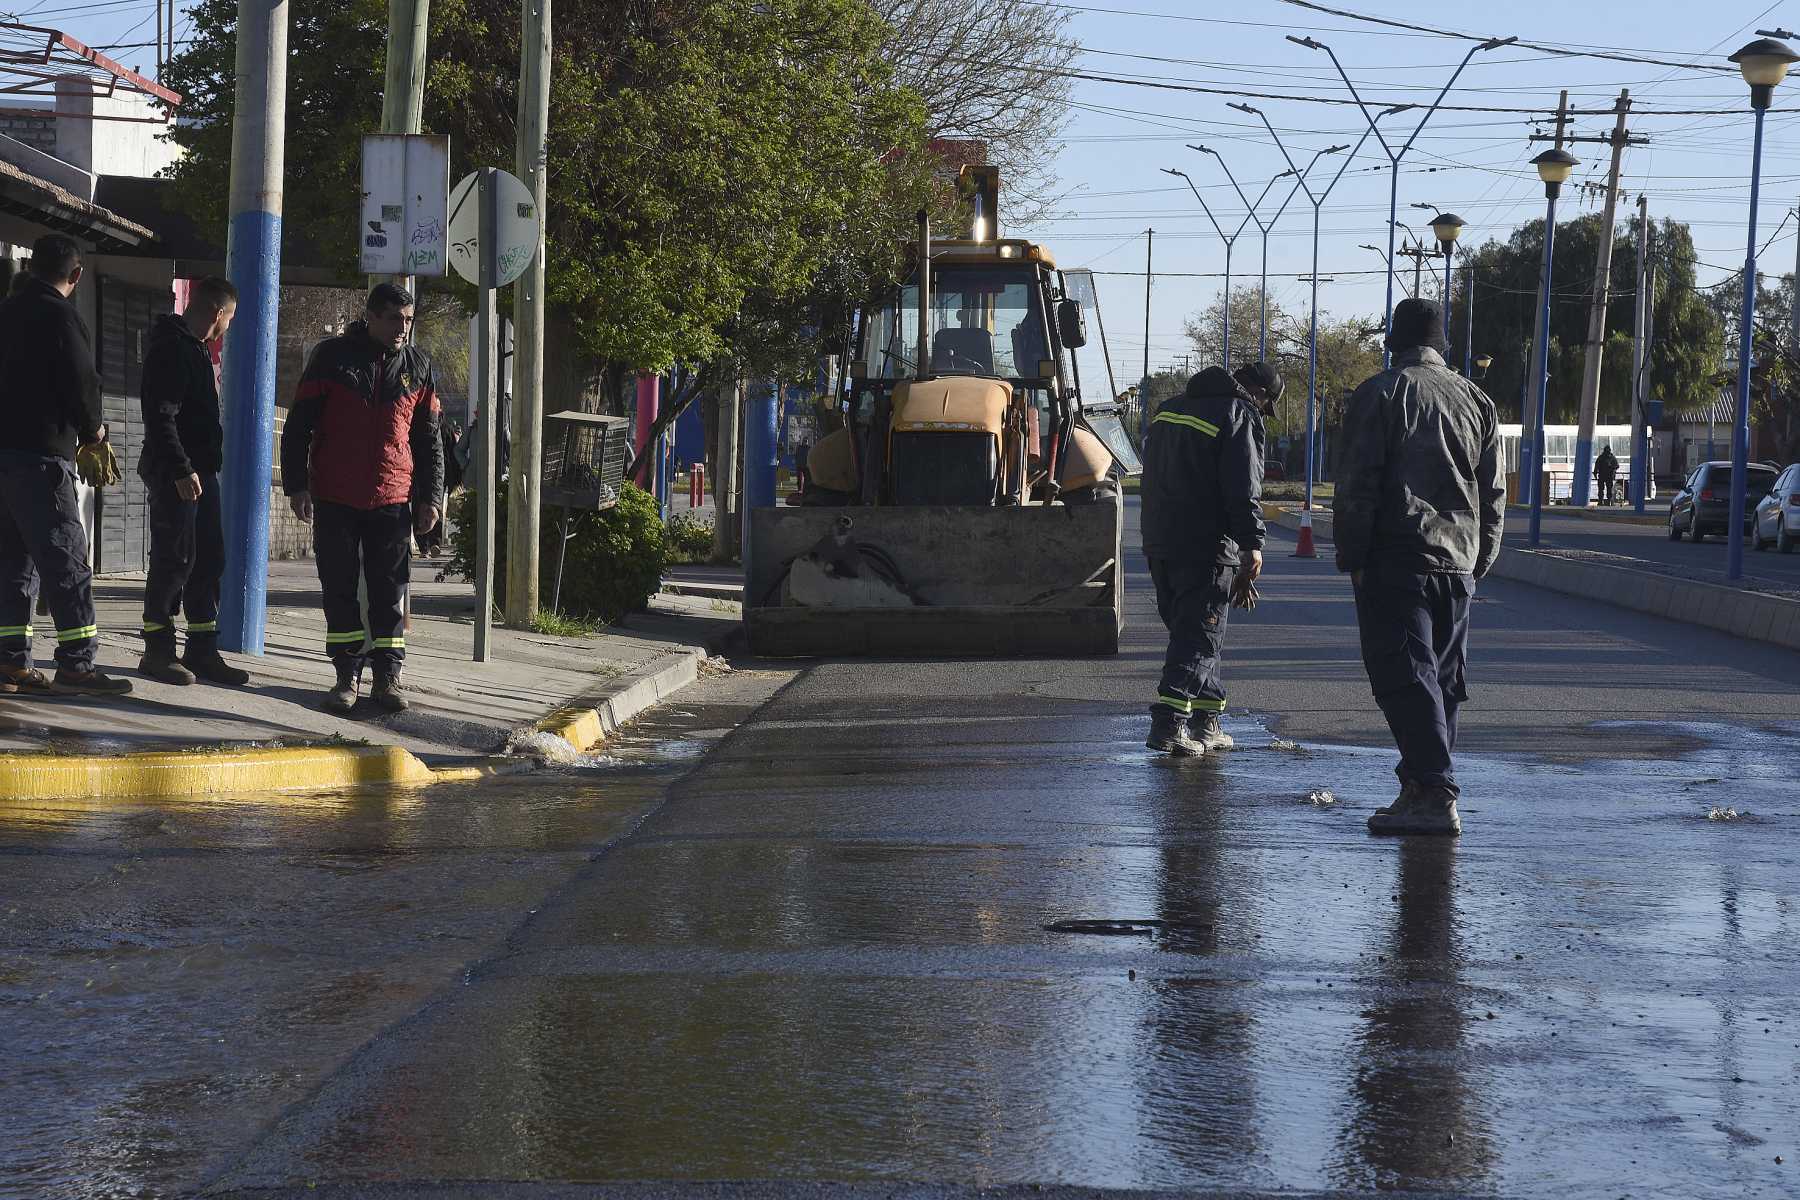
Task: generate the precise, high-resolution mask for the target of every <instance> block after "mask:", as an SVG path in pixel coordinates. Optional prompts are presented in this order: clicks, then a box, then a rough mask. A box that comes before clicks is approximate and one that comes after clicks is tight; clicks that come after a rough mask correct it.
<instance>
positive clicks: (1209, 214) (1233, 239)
mask: <svg viewBox="0 0 1800 1200" xmlns="http://www.w3.org/2000/svg"><path fill="white" fill-rule="evenodd" d="M1199 148H1200V147H1198V146H1190V147H1188V149H1190V150H1198V149H1199ZM1207 153H1208V154H1210V153H1212V151H1210V150H1209V151H1207ZM1162 173H1163V174H1164V175H1174V176H1176V177H1178V178H1180V179H1182V180H1183V181H1185V182H1186V183H1187V185H1188V191H1190V192H1192V193H1194V199H1196V200H1198V201H1199V202H1200V211H1201V212H1204V213H1205V214H1206V219H1207V220H1208V221H1211V222H1212V227H1213V229H1214V230H1215V231H1216V232H1217V233H1218V235H1219V240H1220V241H1221V242H1224V243H1225V302H1224V303H1223V304H1221V305H1220V306H1219V307H1220V310H1221V311H1222V312H1223V313H1224V317H1225V347H1224V349H1225V354H1224V358H1225V369H1226V370H1227V371H1229V370H1230V369H1231V250H1232V247H1234V246H1236V245H1237V240H1238V238H1240V237H1242V236H1243V233H1244V230H1245V229H1246V228H1247V227H1248V226H1249V224H1250V218H1249V217H1245V218H1244V220H1243V223H1242V224H1240V225H1239V226H1238V227H1237V232H1236V233H1233V234H1231V235H1230V236H1226V233H1225V227H1224V226H1222V225H1220V224H1219V218H1217V217H1215V216H1213V211H1212V208H1211V207H1210V206H1209V205H1208V204H1207V203H1206V197H1205V196H1202V195H1201V194H1200V189H1199V188H1197V187H1195V186H1194V181H1193V179H1192V178H1190V177H1189V176H1188V173H1187V172H1186V171H1178V170H1176V169H1175V168H1174V167H1163V168H1162ZM1291 174H1293V172H1292V171H1283V172H1282V173H1281V174H1280V175H1277V176H1275V178H1274V179H1271V180H1269V182H1268V183H1266V184H1264V185H1263V190H1262V196H1258V197H1257V198H1256V202H1257V203H1258V204H1261V203H1262V202H1263V196H1267V195H1268V194H1269V189H1270V188H1272V187H1274V186H1275V180H1277V179H1284V178H1286V177H1287V176H1289V175H1291ZM1233 182H1234V183H1235V181H1233ZM1240 194H1241V193H1240ZM1284 207H1285V206H1284ZM1267 240H1268V239H1266V238H1265V239H1264V242H1265V243H1266V242H1267ZM1263 269H1264V271H1265V272H1267V270H1268V255H1267V252H1266V251H1265V253H1264V256H1263ZM1267 280H1268V277H1267V275H1266V274H1265V275H1264V283H1263V286H1264V288H1265V289H1266V288H1267V287H1268V281H1267ZM1265 303H1266V300H1265ZM1263 316H1264V323H1265V324H1267V318H1268V314H1267V311H1266V310H1265V312H1264V314H1263Z"/></svg>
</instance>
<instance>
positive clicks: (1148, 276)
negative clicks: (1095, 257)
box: [1138, 181, 1192, 433]
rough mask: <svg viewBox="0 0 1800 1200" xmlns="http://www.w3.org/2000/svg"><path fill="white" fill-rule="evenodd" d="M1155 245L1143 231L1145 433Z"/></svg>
mask: <svg viewBox="0 0 1800 1200" xmlns="http://www.w3.org/2000/svg"><path fill="white" fill-rule="evenodd" d="M1189 186H1190V187H1191V186H1192V183H1191V181H1190V183H1189ZM1155 244H1156V230H1154V229H1146V230H1144V379H1143V382H1142V383H1141V384H1139V385H1138V428H1139V429H1142V430H1144V431H1145V432H1146V433H1148V432H1149V430H1150V281H1151V280H1153V279H1155V278H1156V276H1155V274H1153V273H1152V270H1151V266H1150V252H1151V250H1152V249H1153V248H1154V247H1155Z"/></svg>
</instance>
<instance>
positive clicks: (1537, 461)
mask: <svg viewBox="0 0 1800 1200" xmlns="http://www.w3.org/2000/svg"><path fill="white" fill-rule="evenodd" d="M1531 164H1532V165H1533V166H1534V167H1536V168H1537V173H1538V178H1539V179H1541V180H1543V181H1544V197H1545V199H1546V200H1547V201H1548V206H1547V209H1546V211H1545V214H1544V268H1543V278H1544V306H1543V309H1542V311H1540V312H1539V313H1538V336H1537V342H1538V344H1537V353H1536V354H1535V355H1534V357H1535V358H1536V360H1537V373H1538V377H1537V405H1536V408H1537V420H1536V422H1535V425H1534V427H1533V429H1532V431H1531V467H1530V474H1529V475H1524V476H1523V478H1525V479H1529V480H1530V482H1531V544H1532V545H1533V546H1535V545H1537V544H1538V540H1539V536H1540V534H1541V532H1542V527H1543V523H1544V490H1545V489H1544V486H1543V480H1542V477H1543V471H1544V466H1543V464H1544V412H1545V409H1547V408H1548V407H1549V403H1550V276H1551V268H1552V264H1553V263H1554V262H1555V258H1556V198H1557V196H1559V195H1561V194H1562V185H1563V184H1565V183H1567V182H1568V180H1569V172H1571V171H1573V170H1574V169H1575V168H1576V167H1578V166H1580V165H1581V161H1580V160H1579V159H1577V158H1576V157H1575V156H1574V155H1573V154H1570V153H1569V152H1568V151H1567V150H1564V149H1563V148H1562V147H1561V146H1558V147H1556V148H1555V149H1553V150H1546V151H1544V152H1543V153H1542V154H1540V155H1538V156H1537V157H1536V158H1534V159H1532V160H1531ZM1520 457H1521V458H1523V455H1521V456H1520ZM1521 465H1523V463H1521Z"/></svg>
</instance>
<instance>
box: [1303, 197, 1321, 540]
mask: <svg viewBox="0 0 1800 1200" xmlns="http://www.w3.org/2000/svg"><path fill="white" fill-rule="evenodd" d="M1318 411H1319V206H1318V205H1317V204H1315V205H1313V247H1312V314H1311V315H1310V316H1309V317H1308V318H1307V333H1306V511H1307V512H1311V511H1312V506H1313V480H1314V479H1316V478H1317V477H1318V465H1317V464H1318V460H1317V458H1316V457H1315V451H1314V444H1315V443H1316V442H1317V441H1318V429H1319V418H1318Z"/></svg>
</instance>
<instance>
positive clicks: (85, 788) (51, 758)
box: [0, 746, 481, 803]
mask: <svg viewBox="0 0 1800 1200" xmlns="http://www.w3.org/2000/svg"><path fill="white" fill-rule="evenodd" d="M465 776H466V777H467V778H471V779H473V778H479V777H480V776H481V771H480V768H457V769H452V770H448V771H433V770H432V769H431V768H430V767H428V766H426V765H425V764H424V763H423V762H421V761H419V759H418V758H417V757H416V756H415V755H413V754H411V753H409V752H408V751H405V750H402V749H400V748H399V747H398V746H304V747H302V746H296V747H289V748H273V749H245V750H196V751H192V752H188V753H167V752H155V753H144V754H116V755H64V754H4V755H0V803H4V802H6V801H9V800H59V799H63V800H81V799H89V800H95V799H125V798H127V797H139V798H181V797H188V796H216V795H219V794H221V793H229V792H293V791H323V790H326V789H329V788H342V787H353V786H356V785H359V784H370V783H400V784H426V783H441V782H452V781H458V780H461V779H462V778H464V777H465Z"/></svg>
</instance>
